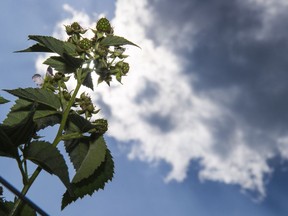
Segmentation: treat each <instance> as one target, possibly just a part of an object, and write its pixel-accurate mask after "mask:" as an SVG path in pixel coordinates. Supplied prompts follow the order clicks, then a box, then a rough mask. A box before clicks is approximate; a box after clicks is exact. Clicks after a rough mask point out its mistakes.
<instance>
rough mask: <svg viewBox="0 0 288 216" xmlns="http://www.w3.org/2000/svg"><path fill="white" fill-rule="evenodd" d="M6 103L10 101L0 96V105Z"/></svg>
mask: <svg viewBox="0 0 288 216" xmlns="http://www.w3.org/2000/svg"><path fill="white" fill-rule="evenodd" d="M8 102H10V101H9V100H6V99H5V98H3V97H1V96H0V104H5V103H8Z"/></svg>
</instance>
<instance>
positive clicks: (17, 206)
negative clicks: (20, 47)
mask: <svg viewBox="0 0 288 216" xmlns="http://www.w3.org/2000/svg"><path fill="white" fill-rule="evenodd" d="M81 75H82V70H81V69H80V70H79V71H78V73H77V85H76V88H75V90H74V92H73V94H72V96H71V99H70V101H69V103H68V105H67V107H66V108H65V110H64V113H63V116H62V120H61V123H60V126H59V129H58V132H57V135H56V137H55V139H54V141H53V143H52V145H53V146H54V147H56V146H57V145H58V143H59V142H60V141H61V136H62V133H63V130H64V129H65V125H66V121H67V118H68V116H69V113H70V109H71V107H72V105H73V104H74V101H75V98H76V96H77V93H78V91H79V90H80V87H81V85H82V82H83V80H85V78H84V79H83V78H82V79H80V77H81ZM41 170H42V168H41V167H40V166H38V167H37V169H36V170H35V171H34V172H33V174H32V176H31V177H30V178H29V179H28V181H27V184H24V187H23V189H22V191H21V194H22V195H23V196H25V195H26V194H27V192H28V190H29V189H30V187H31V185H32V184H33V183H34V181H35V179H36V178H37V176H38V175H39V174H40V172H41ZM22 205H23V201H22V199H19V198H18V199H17V200H16V202H15V205H14V206H13V209H12V211H11V212H10V214H9V216H16V215H17V212H18V211H19V209H20V208H21V207H22Z"/></svg>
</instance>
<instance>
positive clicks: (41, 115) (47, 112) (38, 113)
mask: <svg viewBox="0 0 288 216" xmlns="http://www.w3.org/2000/svg"><path fill="white" fill-rule="evenodd" d="M55 114H59V115H61V112H59V111H56V110H36V112H35V114H34V117H33V119H34V120H36V119H41V118H44V117H47V116H51V115H55Z"/></svg>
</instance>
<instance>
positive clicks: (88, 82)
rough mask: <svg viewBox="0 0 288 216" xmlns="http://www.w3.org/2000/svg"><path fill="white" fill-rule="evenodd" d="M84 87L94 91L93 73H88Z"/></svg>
mask: <svg viewBox="0 0 288 216" xmlns="http://www.w3.org/2000/svg"><path fill="white" fill-rule="evenodd" d="M83 85H84V86H86V87H88V88H90V89H92V90H94V86H93V80H92V77H91V72H88V74H87V76H86V77H85V80H84V81H83Z"/></svg>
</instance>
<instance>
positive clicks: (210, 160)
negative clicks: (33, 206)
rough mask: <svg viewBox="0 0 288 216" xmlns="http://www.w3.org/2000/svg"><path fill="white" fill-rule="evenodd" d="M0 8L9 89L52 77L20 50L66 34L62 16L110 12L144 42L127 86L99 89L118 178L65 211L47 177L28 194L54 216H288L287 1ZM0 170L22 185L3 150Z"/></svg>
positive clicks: (92, 2)
mask: <svg viewBox="0 0 288 216" xmlns="http://www.w3.org/2000/svg"><path fill="white" fill-rule="evenodd" d="M1 4H2V5H1V7H0V14H1V19H0V25H1V27H2V31H1V34H0V47H1V49H0V57H1V58H0V63H1V77H2V78H1V79H0V88H1V89H13V88H17V87H22V88H25V87H30V86H35V84H34V83H33V81H32V79H31V77H32V76H33V74H34V73H40V74H44V73H45V70H46V66H43V65H42V62H43V60H44V59H45V56H44V55H38V54H15V53H13V51H15V50H20V49H23V48H26V47H28V46H29V45H30V44H31V43H30V42H28V41H27V36H28V35H29V34H40V35H53V36H55V37H58V38H62V39H64V25H65V24H66V25H67V24H71V23H72V22H74V21H78V22H80V24H81V25H82V26H83V27H85V28H89V27H91V26H93V25H95V23H96V21H97V19H98V18H99V17H102V16H106V17H107V18H109V19H110V20H111V23H112V25H113V26H114V30H115V34H116V35H119V36H124V37H125V38H127V39H129V40H131V41H133V42H135V43H136V44H138V45H139V46H140V47H141V49H138V48H133V47H127V52H128V53H129V55H130V57H129V58H128V61H129V63H130V72H129V76H127V77H125V78H124V79H123V85H120V84H117V83H115V84H113V85H112V86H111V87H110V88H109V87H108V86H106V85H105V84H103V85H99V86H97V88H96V91H95V92H94V93H92V98H93V101H94V103H95V105H96V106H97V107H99V108H101V113H100V115H101V116H103V117H105V118H107V119H108V121H109V131H108V133H107V136H106V141H107V143H108V147H109V148H110V149H111V152H112V155H113V157H114V160H115V165H116V169H115V177H114V179H113V181H112V182H110V183H109V184H107V185H106V187H105V190H103V191H99V192H97V193H95V194H94V195H93V196H92V197H85V198H84V199H82V200H79V201H77V202H76V203H73V204H71V205H70V206H68V207H67V208H66V209H65V210H64V211H62V212H61V211H60V200H61V196H62V194H63V192H64V191H65V188H64V186H62V185H61V182H60V181H59V180H58V179H57V178H56V177H55V176H50V175H48V174H45V173H41V175H40V176H39V179H37V181H36V182H35V185H33V186H32V188H31V190H30V191H29V193H28V197H29V198H31V199H32V200H33V201H34V202H36V203H37V204H38V205H39V206H40V207H41V208H43V209H44V210H45V211H47V212H48V213H49V214H50V215H65V216H66V215H67V216H68V215H69V216H73V215H79V214H82V215H104V214H105V215H107V216H110V215H111V216H112V215H115V214H117V215H125V216H130V215H131V216H132V215H133V216H134V215H137V216H142V215H166V216H170V215H171V216H172V215H181V216H190V215H197V216H198V215H199V216H206V215H207V216H208V215H209V216H210V215H216V216H217V215H219V216H220V215H222V216H223V215H224V216H225V215H229V216H238V215H239V216H240V215H248V216H250V215H251V216H255V215H256V216H258V215H261V216H262V215H263V216H274V215H277V216H278V215H279V216H282V215H283V216H284V215H288V207H287V205H286V200H287V194H288V185H287V181H288V172H287V171H288V169H287V165H288V163H287V159H288V132H287V130H286V128H288V123H287V122H288V114H287V110H288V103H287V101H286V99H285V98H286V96H287V94H288V86H287V84H286V82H287V78H288V73H287V70H288V63H287V62H288V61H287V56H288V23H287V22H286V20H287V18H288V15H287V13H286V11H287V9H288V2H287V1H285V0H241V1H240V0H238V1H237V0H219V1H212V0H206V1H201V0H179V1H172V0H137V1H133V0H115V1H114V0H107V1H100V0H83V1H76V0H71V1H67V0H66V1H65V0H57V1H56V0H50V1H36V0H23V1H20V2H17V3H15V2H14V1H8V0H4V1H2V2H1ZM16 4H17V7H15V5H16ZM70 88H73V83H71V85H70ZM84 90H85V89H84ZM0 95H2V96H4V97H6V98H8V99H10V100H14V98H13V97H11V96H9V95H8V94H6V93H5V92H3V91H1V92H0ZM12 104H13V103H9V104H7V105H2V106H1V107H0V110H1V112H0V120H3V119H4V118H5V115H6V113H7V112H8V111H9V108H10V106H11V105H12ZM53 132H54V129H53V128H52V129H49V131H48V132H46V136H47V138H50V139H51V134H53ZM60 148H62V147H61V146H60ZM62 150H63V149H62ZM0 173H1V176H2V177H4V178H5V179H7V180H9V181H10V182H11V183H12V184H14V185H15V186H16V187H18V188H19V189H20V187H21V178H20V174H19V173H18V170H17V166H16V163H15V162H14V161H12V160H11V159H7V158H1V159H0ZM5 195H6V196H7V198H10V197H12V196H11V194H9V193H8V192H7V193H5Z"/></svg>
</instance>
